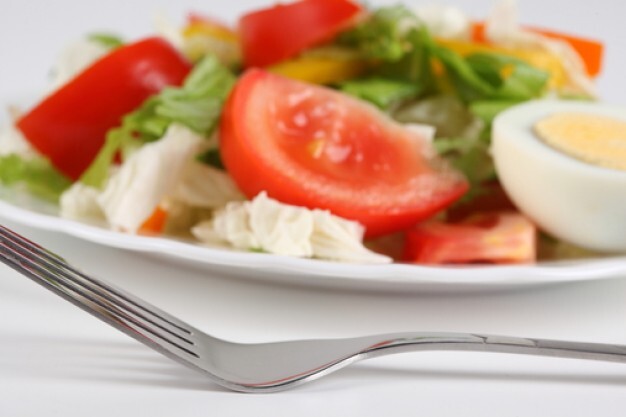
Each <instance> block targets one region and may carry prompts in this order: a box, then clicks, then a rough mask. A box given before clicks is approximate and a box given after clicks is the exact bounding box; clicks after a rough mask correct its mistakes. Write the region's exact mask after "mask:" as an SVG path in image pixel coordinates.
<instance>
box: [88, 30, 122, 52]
mask: <svg viewBox="0 0 626 417" xmlns="http://www.w3.org/2000/svg"><path fill="white" fill-rule="evenodd" d="M87 39H89V40H90V41H92V42H96V43H99V44H100V45H102V46H104V47H105V48H108V49H116V48H119V47H120V46H123V45H124V40H123V39H122V38H121V37H119V36H117V35H113V34H110V33H100V32H98V33H92V34H90V35H88V36H87Z"/></svg>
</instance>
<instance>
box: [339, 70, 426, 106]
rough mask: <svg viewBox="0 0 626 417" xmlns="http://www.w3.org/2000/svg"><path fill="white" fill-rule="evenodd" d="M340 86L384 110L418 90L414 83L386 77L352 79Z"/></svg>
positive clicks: (345, 91)
mask: <svg viewBox="0 0 626 417" xmlns="http://www.w3.org/2000/svg"><path fill="white" fill-rule="evenodd" d="M339 88H340V89H341V91H343V92H344V93H347V94H350V95H352V96H355V97H358V98H361V99H363V100H365V101H369V102H370V103H372V104H374V105H376V106H377V107H379V108H380V109H382V110H387V109H390V108H391V107H392V106H394V105H395V104H397V103H400V102H402V101H403V100H406V99H408V98H411V97H414V96H415V95H416V94H417V92H418V88H417V86H415V85H414V84H412V83H409V82H406V81H397V80H390V79H385V78H366V79H358V80H350V81H346V82H344V83H342V84H341V85H340V86H339Z"/></svg>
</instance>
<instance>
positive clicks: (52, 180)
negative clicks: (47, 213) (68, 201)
mask: <svg viewBox="0 0 626 417" xmlns="http://www.w3.org/2000/svg"><path fill="white" fill-rule="evenodd" d="M0 183H2V184H4V185H5V186H8V187H12V186H16V185H21V186H24V187H26V189H27V190H28V192H29V193H31V194H33V195H35V196H37V197H39V198H42V199H45V200H48V201H52V202H58V201H59V197H60V196H61V193H63V191H65V190H66V189H67V188H68V187H69V186H70V185H71V181H70V180H69V179H68V178H66V177H65V176H63V175H62V174H61V173H59V172H58V171H57V170H56V169H54V167H53V166H52V164H50V162H48V160H46V159H45V158H43V157H31V158H23V157H21V156H19V155H16V154H9V155H0Z"/></svg>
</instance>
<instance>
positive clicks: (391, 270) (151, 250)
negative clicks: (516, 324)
mask: <svg viewBox="0 0 626 417" xmlns="http://www.w3.org/2000/svg"><path fill="white" fill-rule="evenodd" d="M0 199H1V200H0V217H3V218H5V219H8V220H12V221H14V222H18V223H21V224H24V225H27V226H31V227H35V228H39V229H43V230H50V231H56V232H61V233H66V234H68V235H71V236H75V237H77V238H80V239H84V240H88V241H91V242H95V243H98V244H101V245H105V246H110V247H114V248H120V249H126V250H130V251H137V252H143V253H147V254H153V255H159V256H163V257H167V258H169V260H172V261H178V262H182V263H185V264H188V265H195V266H201V267H202V268H205V269H206V271H207V273H211V272H214V273H215V272H217V273H226V274H230V275H236V276H239V277H245V278H246V279H254V280H266V281H278V282H287V283H294V284H304V285H313V286H333V287H343V288H350V289H368V290H370V289H376V290H386V291H406V290H419V291H433V290H435V291H468V290H486V289H506V288H516V287H524V286H530V285H537V284H550V283H562V282H572V281H581V280H594V279H603V278H612V277H619V276H622V277H626V257H612V258H602V259H593V260H592V259H589V260H580V261H569V262H552V263H544V264H538V265H517V266H471V267H427V266H418V265H407V264H391V265H365V264H348V263H338V262H327V261H320V260H311V259H299V258H292V257H285V256H276V255H269V254H263V253H252V252H241V251H234V250H227V249H215V248H209V247H204V246H201V245H197V244H194V243H191V242H185V241H178V240H172V239H167V238H159V237H145V236H134V235H127V234H122V233H118V232H114V231H111V230H107V229H105V228H103V227H99V226H97V225H90V224H84V223H79V222H76V221H72V220H67V219H63V218H60V217H59V216H58V214H57V213H58V212H57V208H56V207H55V206H54V205H51V204H48V203H45V202H43V201H41V200H38V199H36V198H34V197H32V196H30V195H28V194H25V193H20V192H17V191H11V190H8V189H6V188H1V187H0Z"/></svg>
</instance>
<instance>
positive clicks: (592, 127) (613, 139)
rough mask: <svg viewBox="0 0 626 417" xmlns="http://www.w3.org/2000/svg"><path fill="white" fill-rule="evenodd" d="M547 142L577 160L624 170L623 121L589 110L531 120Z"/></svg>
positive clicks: (625, 137) (625, 134)
mask: <svg viewBox="0 0 626 417" xmlns="http://www.w3.org/2000/svg"><path fill="white" fill-rule="evenodd" d="M535 132H536V134H537V135H538V136H539V137H540V138H541V139H542V140H543V141H544V142H545V143H547V144H548V145H550V146H552V147H553V148H555V149H557V150H558V151H560V152H563V153H565V154H567V155H570V156H572V157H574V158H577V159H579V160H581V161H584V162H587V163H590V164H594V165H598V166H602V167H605V168H612V169H619V170H623V171H626V122H624V121H622V120H619V119H616V118H612V117H607V116H601V115H597V114H589V113H575V112H563V113H555V114H552V115H550V116H548V117H546V118H544V119H542V120H540V121H539V122H538V123H537V124H535Z"/></svg>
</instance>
